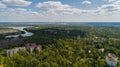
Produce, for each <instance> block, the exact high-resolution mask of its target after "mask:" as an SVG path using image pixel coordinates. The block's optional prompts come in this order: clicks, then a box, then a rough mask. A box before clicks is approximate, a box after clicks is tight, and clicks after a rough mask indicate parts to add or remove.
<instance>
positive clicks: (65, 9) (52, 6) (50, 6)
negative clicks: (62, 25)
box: [36, 1, 81, 15]
mask: <svg viewBox="0 0 120 67" xmlns="http://www.w3.org/2000/svg"><path fill="white" fill-rule="evenodd" d="M36 7H37V8H39V9H42V10H44V14H52V15H57V14H59V15H60V14H75V13H81V9H78V8H73V7H71V6H70V5H67V4H62V3H61V2H60V1H48V2H43V3H38V4H37V5H36Z"/></svg>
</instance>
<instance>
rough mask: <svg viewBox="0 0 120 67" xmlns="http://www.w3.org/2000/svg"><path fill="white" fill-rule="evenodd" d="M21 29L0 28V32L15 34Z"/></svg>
mask: <svg viewBox="0 0 120 67" xmlns="http://www.w3.org/2000/svg"><path fill="white" fill-rule="evenodd" d="M20 32H21V31H19V30H16V29H10V28H0V34H3V35H6V34H15V33H20Z"/></svg>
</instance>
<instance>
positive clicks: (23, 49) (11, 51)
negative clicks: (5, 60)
mask: <svg viewBox="0 0 120 67" xmlns="http://www.w3.org/2000/svg"><path fill="white" fill-rule="evenodd" d="M25 50H26V48H25V47H18V48H13V49H9V50H7V51H6V54H7V56H13V55H14V54H16V53H17V52H20V51H25Z"/></svg>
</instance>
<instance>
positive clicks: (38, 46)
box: [25, 43, 42, 53]
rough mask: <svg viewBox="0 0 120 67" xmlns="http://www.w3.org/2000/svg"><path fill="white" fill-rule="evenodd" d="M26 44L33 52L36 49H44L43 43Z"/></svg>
mask: <svg viewBox="0 0 120 67" xmlns="http://www.w3.org/2000/svg"><path fill="white" fill-rule="evenodd" d="M25 46H26V48H27V49H28V51H29V52H30V53H32V52H33V51H34V50H38V51H41V50H42V46H41V45H36V44H35V43H28V44H26V45H25Z"/></svg>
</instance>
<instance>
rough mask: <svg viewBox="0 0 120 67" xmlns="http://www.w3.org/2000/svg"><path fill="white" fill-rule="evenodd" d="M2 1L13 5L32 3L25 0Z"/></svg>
mask: <svg viewBox="0 0 120 67" xmlns="http://www.w3.org/2000/svg"><path fill="white" fill-rule="evenodd" d="M2 2H3V3H5V4H8V5H12V6H29V5H30V4H31V3H32V2H30V1H25V0H2Z"/></svg>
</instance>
